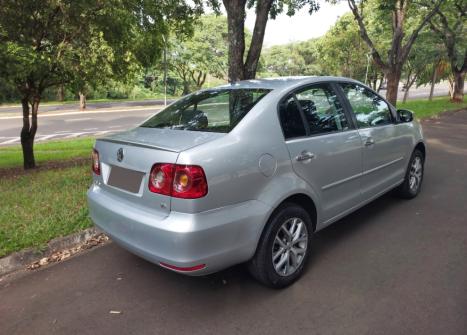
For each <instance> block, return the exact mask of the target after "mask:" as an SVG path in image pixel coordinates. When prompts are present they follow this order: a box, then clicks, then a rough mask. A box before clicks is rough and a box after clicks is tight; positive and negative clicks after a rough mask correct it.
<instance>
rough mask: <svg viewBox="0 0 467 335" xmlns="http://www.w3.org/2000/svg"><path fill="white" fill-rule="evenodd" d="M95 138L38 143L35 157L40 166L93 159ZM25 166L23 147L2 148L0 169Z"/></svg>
mask: <svg viewBox="0 0 467 335" xmlns="http://www.w3.org/2000/svg"><path fill="white" fill-rule="evenodd" d="M94 140H95V139H94V138H92V137H85V138H80V139H76V140H63V141H50V142H44V143H41V142H39V143H36V144H35V145H34V156H35V158H36V163H37V164H38V165H40V164H41V163H44V162H50V161H64V160H69V159H73V158H83V157H91V149H92V146H93V144H94ZM22 165H23V153H22V150H21V145H15V146H9V147H0V168H8V167H16V166H22Z"/></svg>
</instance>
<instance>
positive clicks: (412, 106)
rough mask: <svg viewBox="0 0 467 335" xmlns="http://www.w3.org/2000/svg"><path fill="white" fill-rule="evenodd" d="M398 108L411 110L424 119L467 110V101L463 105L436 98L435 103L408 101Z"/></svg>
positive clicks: (399, 103)
mask: <svg viewBox="0 0 467 335" xmlns="http://www.w3.org/2000/svg"><path fill="white" fill-rule="evenodd" d="M397 108H403V109H409V110H411V111H413V112H414V113H415V115H416V116H417V117H418V118H419V119H423V118H427V117H432V116H436V115H438V114H441V113H443V112H446V111H450V110H456V109H463V108H467V100H464V102H462V103H452V102H450V101H449V98H448V97H439V98H434V99H433V101H428V100H427V99H420V100H418V99H417V100H408V101H407V102H406V103H402V102H398V103H397Z"/></svg>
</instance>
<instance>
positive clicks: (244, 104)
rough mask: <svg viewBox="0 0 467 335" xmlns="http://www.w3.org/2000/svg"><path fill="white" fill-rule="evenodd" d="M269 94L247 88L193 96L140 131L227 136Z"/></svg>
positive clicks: (181, 100)
mask: <svg viewBox="0 0 467 335" xmlns="http://www.w3.org/2000/svg"><path fill="white" fill-rule="evenodd" d="M269 91H270V90H266V89H248V88H247V89H220V90H209V91H202V92H198V93H194V94H192V95H189V96H186V97H184V98H182V99H180V100H178V101H177V102H175V103H173V104H172V105H170V106H169V107H167V108H166V109H164V110H163V111H162V112H160V113H158V114H156V115H154V116H153V117H152V118H150V119H148V120H147V121H146V122H144V123H143V124H142V125H141V127H146V128H166V129H179V130H194V131H210V132H218V133H228V132H230V131H231V130H232V129H233V128H235V126H236V125H237V124H238V123H239V122H240V121H241V120H242V119H243V117H244V116H245V115H246V114H247V113H248V112H249V111H250V110H251V109H252V108H253V106H254V105H255V104H256V103H257V102H258V101H260V100H261V99H262V98H263V97H264V96H265V95H266V94H268V92H269Z"/></svg>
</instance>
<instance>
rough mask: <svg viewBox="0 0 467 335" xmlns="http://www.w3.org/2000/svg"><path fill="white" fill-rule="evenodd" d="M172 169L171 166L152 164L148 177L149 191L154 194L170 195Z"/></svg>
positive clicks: (172, 166)
mask: <svg viewBox="0 0 467 335" xmlns="http://www.w3.org/2000/svg"><path fill="white" fill-rule="evenodd" d="M174 169H175V167H174V165H173V164H168V163H158V164H154V166H153V167H152V169H151V175H150V176H149V190H150V191H151V192H154V193H160V194H164V195H170V194H171V193H172V184H173V175H174Z"/></svg>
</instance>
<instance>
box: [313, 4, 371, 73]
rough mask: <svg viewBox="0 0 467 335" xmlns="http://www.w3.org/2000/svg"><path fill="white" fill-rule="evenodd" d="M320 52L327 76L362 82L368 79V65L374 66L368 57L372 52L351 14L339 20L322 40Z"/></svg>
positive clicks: (320, 41)
mask: <svg viewBox="0 0 467 335" xmlns="http://www.w3.org/2000/svg"><path fill="white" fill-rule="evenodd" d="M318 50H319V60H320V62H321V66H322V69H323V72H324V73H326V74H327V75H335V76H344V77H351V78H355V79H358V80H361V81H365V80H367V79H368V78H366V77H367V70H368V72H370V69H368V65H370V66H371V67H372V66H373V63H371V64H368V58H367V55H368V54H369V52H370V50H369V49H368V47H367V45H366V44H365V42H364V41H363V40H362V39H361V38H360V33H359V28H358V25H357V24H356V22H355V20H354V19H353V16H352V14H351V13H349V14H344V15H343V16H342V17H341V18H339V20H338V21H337V22H336V23H335V24H334V26H332V27H331V28H330V29H329V31H328V32H327V33H326V34H325V35H324V36H322V37H321V38H320V40H319V43H318ZM371 70H372V69H371ZM371 72H373V71H371ZM367 81H368V80H367Z"/></svg>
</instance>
